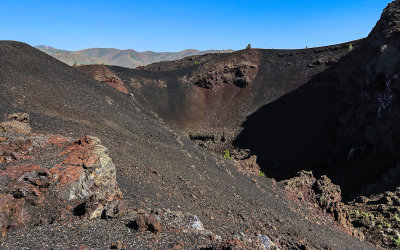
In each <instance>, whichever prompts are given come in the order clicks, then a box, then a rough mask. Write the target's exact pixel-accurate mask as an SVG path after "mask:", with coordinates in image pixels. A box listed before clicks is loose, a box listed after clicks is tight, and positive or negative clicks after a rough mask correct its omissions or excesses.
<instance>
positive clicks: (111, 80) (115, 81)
mask: <svg viewBox="0 0 400 250" xmlns="http://www.w3.org/2000/svg"><path fill="white" fill-rule="evenodd" d="M76 69H78V70H79V71H82V72H85V73H87V74H89V75H91V76H92V77H93V78H94V79H96V80H97V81H100V82H104V83H105V84H107V85H108V86H110V87H113V88H115V89H117V90H118V91H120V92H122V93H125V94H128V93H129V91H128V89H127V88H126V87H125V84H124V82H123V81H122V80H121V79H120V78H119V77H118V76H117V74H115V73H114V72H113V71H112V70H110V69H109V68H107V67H106V66H104V65H96V66H92V67H87V66H79V67H77V68H76Z"/></svg>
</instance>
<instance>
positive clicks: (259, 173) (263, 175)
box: [258, 171, 267, 177]
mask: <svg viewBox="0 0 400 250" xmlns="http://www.w3.org/2000/svg"><path fill="white" fill-rule="evenodd" d="M258 176H260V177H267V176H266V175H265V173H264V172H263V171H260V172H258Z"/></svg>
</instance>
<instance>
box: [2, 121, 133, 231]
mask: <svg viewBox="0 0 400 250" xmlns="http://www.w3.org/2000/svg"><path fill="white" fill-rule="evenodd" d="M11 117H12V118H13V120H12V121H10V123H7V124H8V125H10V129H8V128H9V127H7V129H6V131H2V132H0V137H2V138H3V137H4V138H6V140H2V141H0V167H1V168H0V230H1V232H3V233H4V232H6V231H7V230H9V229H13V228H20V227H25V226H27V227H31V226H34V225H40V224H48V223H54V222H57V221H65V220H74V219H79V218H88V219H95V218H113V217H117V216H120V215H121V214H123V213H124V211H125V210H126V205H125V203H124V202H123V200H122V193H121V191H120V190H119V188H118V185H117V182H116V170H115V166H114V164H113V163H112V160H111V158H110V156H109V155H108V150H107V148H106V147H104V146H103V145H101V142H100V140H99V139H98V138H96V137H92V136H84V137H82V138H80V139H77V140H73V139H72V138H68V137H63V136H61V135H43V134H31V133H26V132H28V131H20V130H18V127H19V126H20V125H21V124H26V125H27V126H29V124H28V123H26V121H28V120H29V119H28V118H27V117H29V116H24V115H12V116H11ZM2 124H4V123H2ZM13 125H16V126H17V129H16V128H15V127H12V126H13Z"/></svg>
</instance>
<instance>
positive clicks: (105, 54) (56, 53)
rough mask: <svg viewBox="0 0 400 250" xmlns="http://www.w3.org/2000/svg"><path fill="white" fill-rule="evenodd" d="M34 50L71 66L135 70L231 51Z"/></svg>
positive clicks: (46, 48)
mask: <svg viewBox="0 0 400 250" xmlns="http://www.w3.org/2000/svg"><path fill="white" fill-rule="evenodd" d="M35 48H37V49H39V50H41V51H43V52H45V53H46V54H49V55H51V56H53V57H54V58H56V59H58V60H60V61H62V62H64V63H66V64H68V65H70V66H72V65H75V64H77V65H82V64H84V65H87V64H106V65H116V66H122V67H127V68H136V67H138V66H145V65H148V64H151V63H154V62H159V61H173V60H178V59H182V58H184V57H187V56H193V55H204V54H209V53H230V52H232V51H233V50H205V51H200V50H196V49H185V50H182V51H177V52H155V51H143V52H139V51H136V50H134V49H116V48H88V49H82V50H76V51H68V50H62V49H57V48H54V47H51V46H47V45H39V46H36V47H35Z"/></svg>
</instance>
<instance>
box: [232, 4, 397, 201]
mask: <svg viewBox="0 0 400 250" xmlns="http://www.w3.org/2000/svg"><path fill="white" fill-rule="evenodd" d="M399 6H400V2H399V1H394V2H393V3H392V4H390V5H389V6H388V8H386V9H385V11H384V12H383V14H382V17H381V19H380V21H379V22H378V23H377V25H376V27H375V28H374V29H373V31H372V32H371V34H370V35H369V36H368V38H367V39H365V40H364V41H363V42H362V43H361V45H360V46H359V47H358V48H356V49H354V51H352V52H351V53H350V54H348V55H347V56H345V57H344V58H342V59H341V60H340V61H339V62H338V63H336V64H335V65H334V66H332V67H331V68H329V69H327V70H326V71H325V72H323V73H321V74H320V75H318V76H316V77H315V78H313V79H312V80H311V81H309V82H308V83H307V84H306V85H304V86H303V87H302V88H300V89H298V90H297V91H294V92H292V93H290V94H288V95H286V96H284V97H282V98H280V99H279V100H277V101H276V102H274V103H271V104H268V105H265V106H263V107H262V108H260V109H259V110H258V111H257V112H255V113H254V114H252V115H251V116H249V117H248V119H247V120H246V122H245V123H244V124H243V127H244V130H243V131H242V133H241V134H240V135H239V136H238V138H237V139H236V141H235V144H236V145H238V146H239V147H244V148H251V150H252V152H253V153H255V154H257V155H258V157H259V158H258V159H259V162H260V164H261V167H262V168H263V169H264V170H265V171H266V172H267V173H270V174H272V175H273V176H275V177H277V178H278V179H285V178H288V177H292V176H294V174H295V172H296V171H298V170H300V169H312V170H314V171H316V172H317V173H319V174H328V175H329V177H331V178H332V180H333V182H334V183H337V184H339V185H340V186H341V187H342V188H343V191H344V196H345V197H346V198H354V196H356V195H359V194H370V193H371V192H381V191H383V190H388V189H390V188H394V187H396V186H398V185H399V184H400V183H399V182H398V180H397V181H395V180H394V179H393V178H395V176H392V177H391V176H386V175H385V174H386V173H388V172H389V170H390V169H395V168H397V166H398V162H399V159H398V156H397V155H398V152H399V149H400V144H399V143H398V140H397V139H396V138H398V132H397V131H398V130H397V128H398V124H399V118H398V117H399V116H398V112H399V111H398V110H399V93H398V84H399V83H398V82H399V81H398V74H399V71H398V66H399V64H400V60H399V49H400V46H399V42H398V37H399V34H400V29H399V27H398V26H399V25H398V23H399V20H400V19H399V14H398V10H399V8H400V7H399ZM381 178H386V184H383V181H382V180H380V179H381ZM375 182H380V184H379V185H376V184H375Z"/></svg>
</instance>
